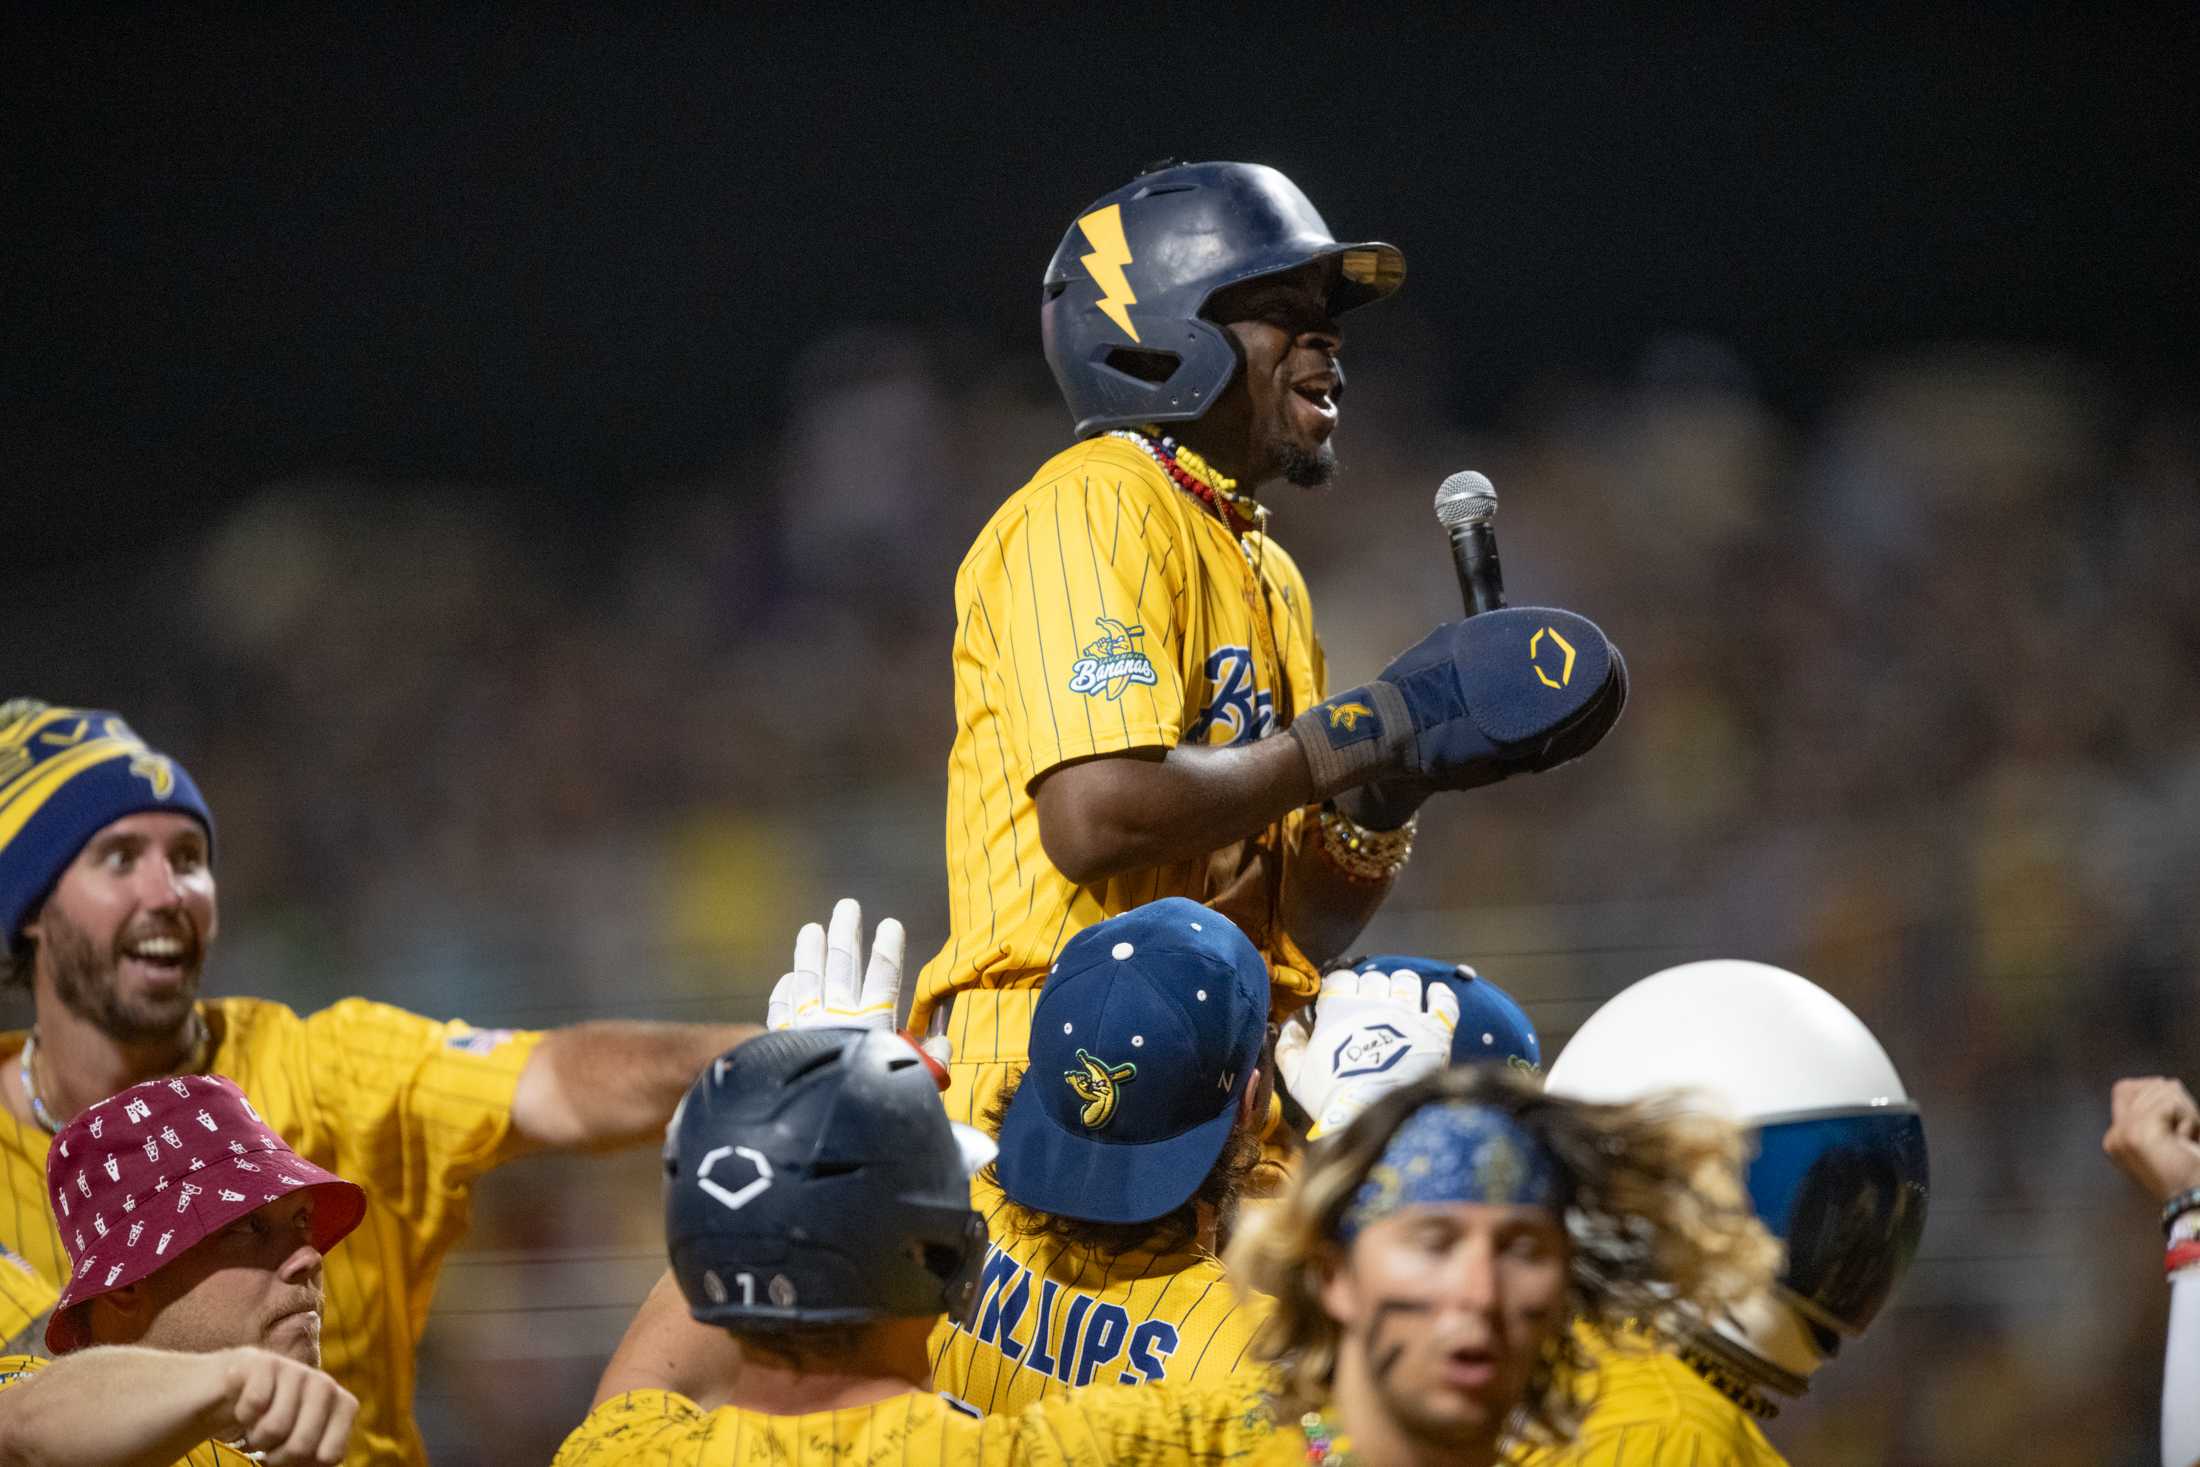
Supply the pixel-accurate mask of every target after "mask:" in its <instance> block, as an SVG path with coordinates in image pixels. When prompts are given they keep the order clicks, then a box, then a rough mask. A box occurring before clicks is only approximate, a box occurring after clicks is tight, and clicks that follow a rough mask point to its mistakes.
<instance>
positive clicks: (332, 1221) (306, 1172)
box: [46, 1075, 367, 1355]
mask: <svg viewBox="0 0 2200 1467" xmlns="http://www.w3.org/2000/svg"><path fill="white" fill-rule="evenodd" d="M308 1187H313V1188H318V1189H319V1190H320V1196H319V1197H318V1198H316V1199H315V1206H314V1209H313V1246H314V1247H315V1248H317V1249H319V1250H320V1251H322V1252H323V1253H326V1252H327V1251H328V1250H329V1249H331V1248H333V1247H335V1246H336V1244H337V1243H338V1242H339V1241H340V1240H341V1239H342V1238H343V1236H344V1235H345V1234H346V1233H349V1232H350V1231H351V1230H352V1229H353V1228H355V1227H357V1226H359V1220H360V1219H361V1218H362V1217H364V1216H365V1215H366V1211H367V1194H366V1193H365V1192H364V1191H362V1190H361V1189H360V1188H359V1187H358V1186H357V1185H355V1184H354V1183H351V1182H347V1181H345V1180H344V1179H343V1178H341V1177H339V1176H337V1175H336V1174H335V1173H333V1172H329V1171H325V1170H323V1169H322V1168H320V1167H317V1166H315V1165H314V1164H313V1163H312V1162H310V1161H307V1160H306V1159H305V1158H304V1157H302V1156H300V1155H298V1153H297V1152H295V1151H292V1150H291V1149H290V1147H289V1146H288V1145H286V1144H284V1141H283V1138H282V1137H280V1136H278V1135H276V1134H275V1133H274V1132H273V1131H272V1130H270V1129H269V1128H268V1125H267V1123H266V1122H265V1121H263V1120H261V1119H260V1115H259V1112H258V1111H255V1110H254V1109H253V1108H252V1103H251V1102H250V1101H248V1100H246V1099H245V1098H244V1092H243V1091H242V1090H239V1089H238V1088H237V1086H236V1084H235V1082H233V1081H230V1080H226V1079H224V1078H222V1077H221V1076H219V1075H178V1076H175V1077H174V1078H172V1079H167V1080H147V1081H146V1082H145V1083H143V1084H142V1085H133V1086H131V1087H130V1088H129V1089H127V1090H125V1091H123V1092H121V1093H120V1094H119V1095H110V1096H108V1097H107V1098H106V1099H105V1100H102V1101H100V1102H99V1103H98V1104H97V1105H94V1106H92V1107H90V1108H89V1109H87V1110H85V1111H83V1112H81V1113H80V1114H79V1115H77V1116H76V1118H75V1119H73V1120H71V1121H70V1122H69V1123H68V1124H67V1125H66V1126H63V1127H62V1128H61V1131H60V1134H59V1135H57V1136H55V1137H54V1141H53V1146H52V1148H51V1149H50V1150H49V1151H48V1152H47V1153H46V1192H47V1194H48V1196H49V1198H50V1200H51V1201H52V1203H53V1215H54V1221H55V1222H57V1223H59V1224H60V1226H61V1240H62V1242H63V1244H64V1245H65V1246H66V1247H67V1248H68V1250H69V1261H70V1262H71V1264H72V1265H73V1269H72V1271H71V1273H70V1275H69V1283H68V1287H66V1288H65V1289H63V1290H62V1291H61V1298H60V1300H59V1301H58V1302H57V1303H55V1305H54V1310H53V1317H52V1318H51V1319H50V1320H49V1321H48V1322H47V1325H46V1348H47V1349H48V1350H50V1351H51V1352H52V1353H53V1354H55V1355H62V1354H66V1353H67V1352H68V1351H70V1350H76V1349H81V1348H82V1347H84V1346H85V1345H87V1344H90V1343H91V1341H90V1340H89V1339H88V1338H87V1337H86V1334H85V1330H84V1321H83V1319H82V1318H81V1315H80V1312H79V1311H78V1310H77V1308H76V1306H77V1305H79V1304H82V1303H84V1302H85V1301H86V1300H88V1299H95V1298H97V1297H99V1296H100V1295H101V1294H105V1293H110V1292H112V1291H113V1290H116V1289H121V1288H127V1287H128V1286H129V1285H131V1284H134V1283H137V1282H138V1281H139V1280H140V1279H143V1278H145V1277H147V1276H148V1275H150V1274H152V1273H153V1272H154V1271H155V1270H157V1269H159V1268H161V1267H162V1266H163V1265H165V1264H167V1263H170V1262H173V1261H174V1260H175V1259H176V1258H177V1257H178V1256H180V1255H181V1254H183V1253H185V1252H187V1251H189V1250H190V1249H191V1247H192V1246H193V1245H195V1244H196V1243H198V1242H199V1240H200V1239H202V1238H205V1237H207V1236H209V1235H210V1234H213V1233H216V1232H219V1231H220V1230H221V1229H223V1228H225V1227H227V1226H229V1224H231V1223H233V1222H235V1221H236V1220H237V1219H238V1218H240V1217H243V1216H245V1215H246V1214H247V1213H250V1212H253V1211H256V1210H257V1209H259V1208H261V1207H264V1206H266V1205H267V1204H268V1203H270V1202H273V1201H275V1200H277V1199H278V1198H282V1197H287V1196H289V1195H290V1194H291V1193H293V1192H298V1191H302V1190H304V1189H306V1188H308Z"/></svg>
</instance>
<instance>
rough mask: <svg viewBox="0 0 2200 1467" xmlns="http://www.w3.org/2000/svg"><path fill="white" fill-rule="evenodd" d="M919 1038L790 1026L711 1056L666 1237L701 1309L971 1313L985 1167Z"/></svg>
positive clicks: (695, 1095) (689, 1125)
mask: <svg viewBox="0 0 2200 1467" xmlns="http://www.w3.org/2000/svg"><path fill="white" fill-rule="evenodd" d="M936 1074H937V1067H936V1066H934V1065H933V1064H932V1062H931V1061H929V1060H928V1059H927V1058H926V1057H925V1056H924V1054H923V1053H922V1052H921V1051H920V1050H919V1049H918V1048H917V1047H916V1045H915V1044H914V1043H913V1042H912V1041H911V1040H909V1039H907V1038H905V1037H904V1036H902V1035H899V1034H893V1033H888V1032H884V1031H878V1030H864V1029H791V1030H785V1031H782V1032H779V1033H774V1034H766V1035H764V1036H762V1037H761V1038H757V1039H752V1040H750V1041H749V1042H748V1043H746V1044H744V1045H742V1046H740V1047H739V1048H738V1049H735V1050H733V1051H731V1052H729V1053H728V1054H726V1055H724V1056H723V1057H721V1058H719V1059H718V1060H715V1061H713V1062H712V1064H711V1065H710V1067H709V1068H708V1069H706V1070H705V1071H704V1072H703V1073H702V1075H701V1076H700V1077H698V1078H697V1080H696V1081H695V1083H694V1085H692V1086H691V1087H689V1089H688V1093H687V1096H686V1098H685V1099H683V1100H682V1101H681V1102H680V1108H679V1110H678V1111H677V1112H675V1113H674V1115H673V1117H672V1122H671V1124H670V1125H669V1126H667V1127H666V1128H665V1153H664V1155H665V1243H666V1247H667V1248H668V1249H669V1251H670V1253H671V1255H672V1272H673V1276H674V1277H675V1278H677V1279H678V1280H679V1282H680V1292H681V1293H682V1294H684V1295H685V1296H686V1297H687V1302H688V1310H689V1312H690V1313H692V1314H693V1315H694V1316H695V1318H696V1319H697V1320H699V1321H701V1322H702V1323H704V1324H715V1325H721V1326H725V1327H729V1328H739V1329H741V1330H744V1331H759V1332H766V1331H771V1330H774V1329H788V1328H794V1327H800V1326H806V1325H847V1324H866V1323H869V1322H871V1321H873V1320H877V1319H884V1318H888V1317H908V1318H919V1319H922V1318H929V1317H931V1316H934V1315H937V1314H939V1313H941V1312H942V1311H945V1312H946V1313H947V1314H948V1315H949V1316H950V1317H952V1318H956V1319H960V1318H961V1317H962V1316H963V1315H964V1314H965V1313H966V1312H967V1311H968V1309H969V1307H970V1299H971V1292H972V1290H973V1288H974V1287H975V1285H976V1283H977V1277H978V1270H979V1268H980V1267H981V1266H982V1265H983V1264H984V1261H985V1249H986V1233H985V1221H984V1219H983V1218H981V1217H979V1216H978V1214H977V1213H975V1212H973V1211H972V1210H971V1207H970V1172H971V1170H972V1168H973V1167H974V1166H975V1165H979V1164H982V1163H983V1161H984V1160H986V1159H987V1157H988V1156H989V1155H990V1152H991V1149H992V1148H991V1145H990V1143H988V1142H986V1141H984V1139H983V1138H982V1137H979V1136H978V1133H976V1132H973V1131H969V1129H968V1128H967V1127H956V1126H953V1125H951V1124H950V1123H949V1121H948V1119H947V1112H946V1111H945V1109H943V1108H942V1107H941V1105H940V1095H939V1086H938V1083H937V1080H936V1078H935V1076H936Z"/></svg>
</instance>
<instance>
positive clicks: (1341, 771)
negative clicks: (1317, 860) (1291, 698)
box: [1287, 681, 1413, 800]
mask: <svg viewBox="0 0 2200 1467" xmlns="http://www.w3.org/2000/svg"><path fill="white" fill-rule="evenodd" d="M1355 704H1365V705H1367V706H1366V707H1363V708H1359V709H1357V711H1355V707H1354V705H1355ZM1371 713H1372V717H1373V721H1374V724H1375V727H1376V729H1377V730H1378V732H1377V733H1376V735H1375V736H1374V737H1372V738H1363V739H1358V740H1355V741H1353V742H1350V743H1347V744H1344V745H1343V746H1342V747H1339V746H1338V745H1337V744H1336V743H1335V742H1334V741H1333V740H1332V739H1331V738H1330V737H1329V732H1328V730H1329V725H1330V724H1332V723H1338V724H1339V726H1340V727H1348V726H1349V724H1348V722H1343V721H1351V720H1357V719H1360V718H1368V717H1369V716H1370V714H1371ZM1287 732H1289V733H1290V735H1291V737H1292V738H1294V739H1297V740H1298V743H1299V749H1300V751H1301V752H1302V753H1304V754H1305V755H1306V769H1307V772H1308V773H1309V774H1311V775H1312V776H1313V778H1314V798H1315V799H1317V800H1326V799H1329V798H1330V797H1331V796H1333V795H1337V794H1341V793H1342V792H1344V791H1345V790H1348V789H1353V788H1356V787H1357V786H1359V785H1363V784H1366V783H1367V782H1368V781H1369V780H1371V779H1381V778H1383V777H1384V776H1386V775H1392V774H1397V773H1399V772H1400V771H1401V770H1403V769H1405V768H1406V761H1407V759H1408V758H1409V757H1410V755H1411V752H1412V749H1413V719H1412V717H1411V715H1409V714H1408V713H1407V712H1406V700H1405V695H1404V694H1403V693H1401V692H1399V691H1398V689H1397V688H1395V687H1393V686H1392V685H1391V684H1389V683H1386V682H1381V681H1376V682H1371V683H1368V684H1367V685H1366V686H1364V687H1359V688H1354V689H1353V690H1352V691H1351V692H1350V693H1349V694H1344V695H1340V696H1339V697H1337V698H1332V699H1330V700H1329V701H1327V702H1323V703H1316V704H1315V705H1314V706H1313V707H1311V708H1309V709H1307V710H1306V711H1305V712H1304V713H1302V714H1300V715H1299V716H1298V717H1297V718H1295V719H1293V720H1292V721H1291V727H1290V728H1289V730H1287Z"/></svg>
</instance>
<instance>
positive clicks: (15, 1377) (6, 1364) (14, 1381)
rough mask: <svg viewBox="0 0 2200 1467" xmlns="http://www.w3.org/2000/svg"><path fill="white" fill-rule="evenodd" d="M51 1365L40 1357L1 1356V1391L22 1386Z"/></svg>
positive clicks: (50, 1362)
mask: <svg viewBox="0 0 2200 1467" xmlns="http://www.w3.org/2000/svg"><path fill="white" fill-rule="evenodd" d="M51 1364H53V1362H52V1361H51V1360H48V1359H45V1358H44V1357H43V1356H38V1355H0V1391H4V1390H6V1389H7V1388H8V1387H9V1386H12V1385H20V1384H22V1383H23V1382H24V1381H26V1380H29V1379H30V1378H31V1377H32V1376H34V1375H36V1374H38V1372H39V1371H41V1370H44V1369H45V1368H46V1367H47V1366H49V1365H51Z"/></svg>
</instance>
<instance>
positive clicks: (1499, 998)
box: [1352, 953, 1543, 1074]
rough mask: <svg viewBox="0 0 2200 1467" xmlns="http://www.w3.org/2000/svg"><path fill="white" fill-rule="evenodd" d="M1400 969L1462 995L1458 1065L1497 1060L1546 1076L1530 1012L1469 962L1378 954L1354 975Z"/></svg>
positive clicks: (1454, 1056)
mask: <svg viewBox="0 0 2200 1467" xmlns="http://www.w3.org/2000/svg"><path fill="white" fill-rule="evenodd" d="M1400 969H1404V970H1405V971H1406V972H1408V973H1412V974H1415V975H1417V976H1419V977H1421V978H1424V979H1427V978H1433V979H1435V980H1436V981H1438V982H1440V983H1442V984H1443V985H1444V986H1445V987H1447V988H1449V989H1450V990H1451V991H1452V992H1453V993H1454V994H1455V995H1457V997H1458V999H1459V1027H1458V1028H1457V1029H1455V1030H1453V1031H1452V1036H1451V1062H1452V1063H1453V1064H1455V1065H1463V1064H1469V1063H1473V1062H1477V1061H1483V1060H1497V1061H1502V1062H1503V1063H1506V1064H1509V1065H1511V1066H1512V1067H1513V1068H1514V1069H1521V1070H1527V1071H1529V1072H1531V1073H1533V1074H1541V1073H1542V1072H1543V1046H1542V1044H1541V1043H1540V1042H1539V1041H1538V1040H1537V1039H1536V1037H1535V1025H1533V1024H1531V1023H1529V1022H1528V1014H1527V1011H1526V1010H1525V1009H1523V1008H1521V1007H1520V1005H1519V1004H1518V1003H1516V1002H1515V1001H1514V1000H1513V996H1512V995H1511V994H1509V993H1507V992H1506V991H1505V990H1504V989H1502V988H1499V987H1498V986H1497V985H1496V984H1494V983H1492V982H1490V980H1489V979H1487V978H1484V977H1483V976H1482V975H1481V974H1479V973H1477V972H1475V971H1474V969H1472V968H1470V967H1468V966H1467V965H1466V964H1465V963H1440V962H1438V961H1437V960H1436V959H1434V958H1409V957H1403V956H1400V955H1399V954H1396V953H1378V954H1376V955H1375V956H1374V957H1369V958H1360V959H1358V960H1356V961H1355V962H1354V963H1353V964H1352V971H1353V972H1355V973H1395V972H1397V971H1399V970H1400Z"/></svg>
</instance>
